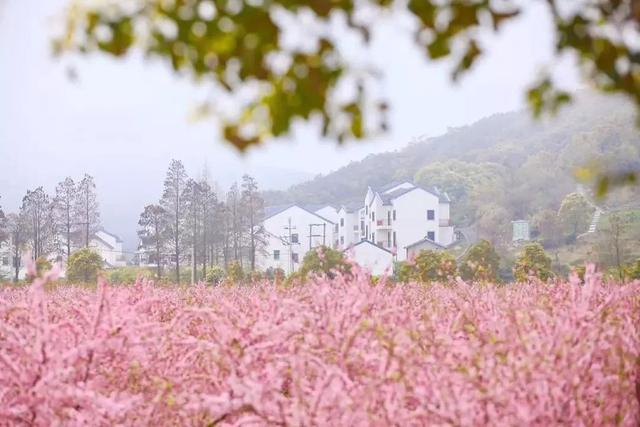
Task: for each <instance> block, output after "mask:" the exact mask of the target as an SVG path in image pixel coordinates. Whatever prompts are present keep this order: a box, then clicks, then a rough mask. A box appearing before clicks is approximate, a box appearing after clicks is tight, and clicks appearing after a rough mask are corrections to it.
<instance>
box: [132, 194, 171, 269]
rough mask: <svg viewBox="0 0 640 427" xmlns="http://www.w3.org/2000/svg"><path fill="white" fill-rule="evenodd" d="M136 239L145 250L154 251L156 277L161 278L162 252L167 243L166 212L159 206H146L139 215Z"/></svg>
mask: <svg viewBox="0 0 640 427" xmlns="http://www.w3.org/2000/svg"><path fill="white" fill-rule="evenodd" d="M138 225H139V226H140V228H139V229H138V237H140V240H141V241H142V244H143V245H144V247H146V248H152V249H153V251H154V261H155V264H156V277H157V278H158V279H160V277H162V261H163V256H162V251H163V248H164V246H165V245H166V243H167V232H168V218H167V212H166V211H165V210H164V208H163V207H162V206H160V205H147V206H145V207H144V210H143V211H142V213H141V214H140V220H139V221H138Z"/></svg>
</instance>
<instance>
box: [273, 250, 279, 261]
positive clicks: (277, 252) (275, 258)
mask: <svg viewBox="0 0 640 427" xmlns="http://www.w3.org/2000/svg"><path fill="white" fill-rule="evenodd" d="M273 259H274V260H276V261H277V260H279V259H280V251H279V250H278V249H274V251H273Z"/></svg>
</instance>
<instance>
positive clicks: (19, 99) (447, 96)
mask: <svg viewBox="0 0 640 427" xmlns="http://www.w3.org/2000/svg"><path fill="white" fill-rule="evenodd" d="M1 3H2V0H0V4H1ZM4 3H5V4H4V6H3V9H2V10H1V11H0V21H1V24H0V94H1V96H0V195H1V196H2V200H0V203H1V204H2V206H3V207H4V208H5V210H14V209H16V208H17V207H18V206H19V203H20V200H21V198H22V196H23V194H24V193H25V191H26V190H27V188H34V187H36V186H38V185H44V186H45V188H46V189H47V190H49V191H53V188H54V186H55V183H56V182H58V181H60V180H61V179H63V178H64V177H65V176H67V175H72V176H80V175H81V174H82V173H84V172H85V171H86V172H88V173H90V174H92V175H94V176H95V177H96V181H97V184H98V187H99V191H100V202H101V205H102V211H103V219H104V222H105V225H106V226H107V227H109V226H111V227H112V228H117V229H116V230H115V231H116V232H120V233H122V234H125V235H127V236H129V235H132V233H134V232H135V222H136V221H137V217H136V216H135V215H133V217H132V218H129V217H130V216H131V215H132V214H131V212H139V211H140V210H141V209H142V207H143V206H144V204H147V203H149V202H153V201H155V199H157V198H158V197H159V195H160V190H161V186H162V180H163V177H164V172H165V170H166V167H167V164H168V162H169V160H170V159H171V158H179V159H182V160H183V161H184V163H185V165H186V167H187V169H188V171H190V172H191V173H197V171H198V170H200V169H201V168H202V166H203V165H204V163H205V162H206V163H207V164H208V167H209V169H210V171H211V174H212V175H213V177H214V179H216V180H217V181H219V182H220V184H222V185H224V186H226V185H228V184H229V183H230V182H231V181H233V180H235V179H237V177H239V176H240V175H242V173H243V172H245V171H247V172H250V173H254V174H256V175H257V176H258V178H259V179H261V181H262V184H264V185H263V186H264V187H274V186H279V187H282V186H283V185H284V184H286V183H288V182H289V181H295V180H297V179H300V177H301V176H304V174H317V173H326V172H329V171H331V170H334V169H336V168H338V167H340V166H343V165H345V164H347V163H348V162H349V161H351V160H358V159H361V158H363V157H365V156H366V155H367V154H370V153H373V152H381V151H388V150H395V149H398V148H401V147H403V146H404V145H406V144H407V143H409V142H410V141H411V140H412V139H414V138H416V137H420V136H435V135H438V134H441V133H444V132H446V130H447V128H448V127H454V126H460V125H464V124H469V123H472V122H474V121H476V120H478V119H480V118H482V117H486V116H488V115H491V114H494V113H497V112H504V111H510V110H514V109H518V108H522V107H523V105H524V103H523V99H524V98H523V94H524V91H525V89H526V87H527V86H528V85H529V84H530V83H531V82H532V81H533V80H534V78H535V77H536V75H537V73H538V72H539V70H540V66H541V65H544V64H547V63H549V61H550V59H551V57H552V52H553V40H552V35H551V34H552V33H551V31H550V25H551V24H550V20H549V17H548V16H547V15H546V13H545V9H544V8H543V7H542V6H541V4H542V2H539V3H538V2H536V3H535V4H536V5H537V6H535V5H534V6H530V7H529V8H528V9H527V13H526V14H525V15H523V16H522V17H521V18H519V20H518V22H516V23H514V24H511V25H509V26H507V27H505V28H504V30H503V31H502V32H501V34H500V35H499V37H497V38H494V37H490V38H488V39H487V40H488V43H487V47H488V48H489V53H488V55H487V56H486V57H484V58H483V59H482V60H481V61H480V62H479V63H478V64H477V66H476V67H475V68H474V69H473V71H472V72H471V73H470V74H469V75H467V76H466V77H465V78H463V79H462V81H461V82H460V83H459V84H457V85H452V83H451V81H450V78H449V71H450V69H451V64H450V63H447V62H443V63H438V64H427V62H426V61H425V60H424V59H422V57H421V56H422V55H421V54H419V53H418V52H417V51H416V50H415V49H414V48H413V47H412V45H411V41H410V35H409V33H408V31H403V30H398V27H397V26H393V25H391V24H390V25H387V26H382V27H380V28H377V30H376V35H377V36H376V38H375V43H374V45H373V47H372V48H371V52H367V57H368V58H370V59H371V60H372V61H373V62H374V64H377V65H378V67H379V68H381V69H382V70H383V71H384V73H385V80H384V86H383V88H382V90H383V93H384V94H385V95H386V96H387V97H388V99H389V100H390V103H391V108H392V114H391V131H390V132H389V134H388V135H387V136H386V137H385V138H381V139H380V140H377V141H368V142H359V143H355V144H350V145H348V146H347V147H336V145H335V144H334V143H333V142H331V141H320V140H319V139H318V137H317V135H316V132H315V131H314V130H313V129H311V128H309V127H302V128H300V129H298V130H297V131H296V132H295V134H294V135H293V136H292V137H291V138H288V139H286V140H282V141H276V142H273V143H270V144H267V145H266V146H265V147H261V148H257V149H253V150H251V151H250V152H249V153H248V154H247V155H245V156H241V155H239V154H237V153H236V152H235V150H234V149H233V148H231V147H229V146H226V145H225V144H224V143H223V142H221V141H220V139H219V138H218V137H217V129H215V127H214V125H213V123H212V122H203V123H198V124H194V123H191V122H189V120H188V117H187V116H188V113H189V111H190V109H191V108H192V107H193V106H194V105H196V104H197V102H198V101H199V100H202V99H204V96H205V92H204V90H203V89H202V88H197V87H194V86H193V85H191V84H190V83H189V82H188V81H185V80H180V79H178V78H176V77H174V76H172V75H171V72H170V71H169V69H168V68H167V67H166V66H164V65H163V64H160V63H154V62H149V61H144V60H142V59H140V58H129V59H125V60H114V59H110V58H107V57H103V56H97V55H92V56H88V57H83V58H65V59H64V60H63V61H59V60H54V59H53V58H52V56H51V52H50V45H49V42H50V36H51V33H52V28H53V26H52V23H53V17H55V16H56V15H59V14H60V13H61V12H62V10H63V7H64V5H65V3H66V2H65V0H4ZM565 62H566V63H563V64H561V66H560V72H559V75H558V77H559V80H560V82H561V83H563V84H564V85H565V87H569V88H575V87H577V85H578V83H577V82H578V79H577V78H576V77H575V75H574V74H573V71H572V68H571V67H570V66H567V65H570V59H569V60H568V61H565ZM68 65H73V66H74V67H75V68H76V69H77V70H78V76H79V80H78V81H77V82H76V83H73V82H70V81H69V80H68V78H67V76H66V73H65V69H66V67H67V66H68ZM300 172H302V173H303V174H301V173H300ZM123 205H126V206H127V209H123ZM123 212H126V214H125V213H123ZM123 215H124V217H123ZM127 222H128V223H129V224H131V225H130V227H129V228H130V229H129V228H127V229H126V230H125V229H123V227H124V226H123V225H122V224H124V223H127Z"/></svg>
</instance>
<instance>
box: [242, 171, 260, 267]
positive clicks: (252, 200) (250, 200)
mask: <svg viewBox="0 0 640 427" xmlns="http://www.w3.org/2000/svg"><path fill="white" fill-rule="evenodd" d="M241 205H242V214H243V216H244V221H242V223H243V225H244V226H245V227H246V232H247V235H248V239H247V240H248V258H249V265H250V267H251V271H254V270H255V268H256V254H257V252H258V251H259V250H261V249H262V248H264V245H265V243H266V242H265V240H264V229H263V227H262V226H261V224H260V221H261V219H262V218H263V216H264V200H263V199H262V197H261V196H260V193H259V192H258V182H257V181H256V180H255V178H253V177H251V176H249V175H246V174H245V175H244V176H243V177H242V199H241Z"/></svg>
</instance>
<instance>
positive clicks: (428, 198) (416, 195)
mask: <svg viewBox="0 0 640 427" xmlns="http://www.w3.org/2000/svg"><path fill="white" fill-rule="evenodd" d="M392 205H393V209H394V210H395V211H396V220H395V221H394V222H393V231H394V232H395V233H396V247H397V248H398V249H397V256H398V260H399V261H403V260H405V259H406V250H405V247H407V246H408V245H410V244H412V243H415V242H417V241H418V240H420V239H423V238H424V237H426V236H427V233H428V232H430V231H431V232H433V233H434V237H435V239H434V241H436V242H439V238H440V235H439V234H440V224H439V220H440V218H439V209H438V208H439V201H438V197H437V196H435V195H434V194H431V193H429V192H428V191H425V190H423V189H421V188H416V189H415V190H412V191H409V192H407V193H405V194H403V195H401V196H399V197H398V198H396V199H394V200H393V201H392ZM428 210H434V211H435V212H434V219H433V220H428V219H427V211H428Z"/></svg>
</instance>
